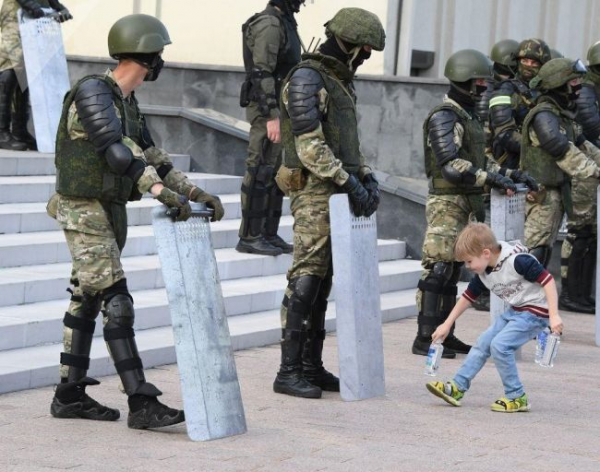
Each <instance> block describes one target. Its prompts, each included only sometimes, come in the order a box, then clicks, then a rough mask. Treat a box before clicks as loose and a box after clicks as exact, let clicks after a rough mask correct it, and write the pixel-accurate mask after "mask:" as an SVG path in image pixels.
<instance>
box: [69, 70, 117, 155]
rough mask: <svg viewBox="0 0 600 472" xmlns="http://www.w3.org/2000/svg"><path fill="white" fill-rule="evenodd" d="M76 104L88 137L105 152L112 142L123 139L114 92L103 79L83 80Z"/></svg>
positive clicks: (97, 148) (78, 90) (99, 150)
mask: <svg viewBox="0 0 600 472" xmlns="http://www.w3.org/2000/svg"><path fill="white" fill-rule="evenodd" d="M75 106H76V107H77V114H78V115H79V119H80V121H81V125H82V126H83V129H84V130H85V132H86V133H87V135H88V139H89V140H90V141H91V143H92V144H93V145H94V147H95V148H96V152H97V153H99V154H103V153H104V152H105V151H106V149H108V147H109V146H110V145H111V144H114V143H116V142H119V141H121V139H122V138H123V130H122V125H121V120H120V119H119V117H118V116H117V113H116V110H115V106H114V100H113V93H112V90H111V89H110V87H109V86H108V85H107V84H106V82H104V81H103V80H101V79H89V80H86V81H85V82H83V83H82V84H81V85H80V86H79V88H78V89H77V93H76V94H75Z"/></svg>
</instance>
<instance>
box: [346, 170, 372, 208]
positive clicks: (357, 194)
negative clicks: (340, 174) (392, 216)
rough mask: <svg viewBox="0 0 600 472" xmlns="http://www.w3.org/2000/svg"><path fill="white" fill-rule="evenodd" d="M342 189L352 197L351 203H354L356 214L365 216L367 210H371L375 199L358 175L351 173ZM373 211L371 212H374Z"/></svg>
mask: <svg viewBox="0 0 600 472" xmlns="http://www.w3.org/2000/svg"><path fill="white" fill-rule="evenodd" d="M342 189H343V190H344V191H345V192H346V193H347V194H348V197H350V203H351V205H352V212H353V213H354V215H356V216H364V215H365V211H366V210H370V209H371V206H372V205H373V204H374V202H375V200H374V199H373V197H372V196H371V195H369V192H367V189H366V188H365V187H364V186H363V185H362V184H361V183H360V182H359V181H358V179H357V178H356V177H354V176H353V175H350V177H348V180H346V182H345V183H344V185H342ZM372 213H373V212H371V213H370V214H372Z"/></svg>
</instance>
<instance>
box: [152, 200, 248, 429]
mask: <svg viewBox="0 0 600 472" xmlns="http://www.w3.org/2000/svg"><path fill="white" fill-rule="evenodd" d="M191 205H192V209H193V211H194V214H193V216H192V217H191V218H190V219H189V220H187V221H185V222H183V221H181V222H175V221H173V218H172V217H171V215H170V214H169V212H167V209H166V207H165V206H162V205H160V206H157V207H156V208H154V210H153V212H152V226H153V228H154V235H155V238H156V247H157V249H158V255H159V258H160V263H161V267H162V273H163V278H164V281H165V287H166V290H167V298H168V300H169V309H170V311H171V320H172V324H173V334H174V339H175V350H176V353H177V366H178V368H179V375H180V378H181V392H182V395H183V407H184V411H185V419H186V425H187V430H188V436H189V437H190V439H192V440H194V441H206V440H210V439H218V438H222V437H226V436H232V435H235V434H242V433H244V432H246V418H245V416H244V407H243V404H242V397H241V393H240V386H239V383H238V377H237V371H236V367H235V360H234V358H233V350H232V347H231V339H230V337H229V326H228V324H227V318H226V315H225V305H224V303H223V294H222V292H221V283H220V280H219V274H218V271H217V262H216V259H215V254H214V251H213V246H212V238H211V232H210V225H209V223H208V221H207V219H206V216H207V215H208V213H207V210H206V206H205V205H204V204H197V203H192V204H191Z"/></svg>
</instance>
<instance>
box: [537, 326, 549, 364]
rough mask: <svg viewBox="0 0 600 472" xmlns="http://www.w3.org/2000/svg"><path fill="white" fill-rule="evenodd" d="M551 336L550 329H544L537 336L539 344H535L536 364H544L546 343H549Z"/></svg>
mask: <svg viewBox="0 0 600 472" xmlns="http://www.w3.org/2000/svg"><path fill="white" fill-rule="evenodd" d="M549 334H550V329H548V328H544V329H543V330H541V331H540V332H539V334H538V335H537V342H536V344H535V363H536V364H539V363H540V362H542V357H543V356H544V349H546V341H548V335H549Z"/></svg>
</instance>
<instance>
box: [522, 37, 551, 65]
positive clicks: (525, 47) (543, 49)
mask: <svg viewBox="0 0 600 472" xmlns="http://www.w3.org/2000/svg"><path fill="white" fill-rule="evenodd" d="M525 58H526V59H534V60H536V61H539V63H540V64H542V65H544V64H545V63H546V62H548V61H549V60H550V59H551V57H550V48H549V47H548V45H547V44H546V42H545V41H544V40H542V39H538V38H531V39H525V40H523V41H521V44H519V51H518V52H517V59H525Z"/></svg>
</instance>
